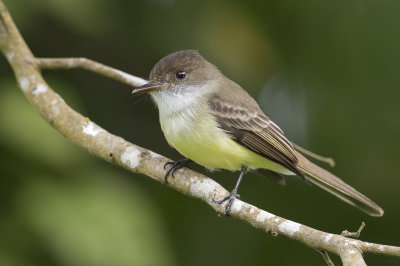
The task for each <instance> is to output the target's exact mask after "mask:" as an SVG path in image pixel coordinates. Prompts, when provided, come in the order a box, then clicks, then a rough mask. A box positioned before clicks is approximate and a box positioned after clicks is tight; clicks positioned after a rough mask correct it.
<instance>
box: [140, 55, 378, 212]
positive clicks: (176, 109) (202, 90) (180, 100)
mask: <svg viewBox="0 0 400 266" xmlns="http://www.w3.org/2000/svg"><path fill="white" fill-rule="evenodd" d="M134 92H150V93H152V97H153V99H154V100H155V101H156V103H157V105H158V108H159V110H160V122H161V126H162V129H163V132H164V135H165V136H166V138H167V140H168V142H169V143H170V144H171V145H172V146H174V147H175V148H177V149H178V151H180V152H181V153H182V154H184V155H185V154H188V155H189V156H188V158H189V159H193V160H194V161H197V162H200V163H201V162H204V163H202V164H203V165H205V166H208V165H207V164H211V165H212V164H213V161H212V160H210V159H209V158H204V157H196V158H195V159H194V158H191V157H190V156H196V154H194V153H193V152H192V150H190V147H191V146H193V148H196V149H202V153H201V154H210V157H212V156H214V157H212V158H216V159H220V158H219V157H220V156H224V152H229V151H226V150H223V149H221V148H220V147H218V146H219V145H218V144H219V143H220V142H216V140H219V141H221V142H225V141H226V139H228V140H229V142H232V141H231V139H232V140H233V141H234V142H232V143H234V145H235V146H237V147H240V149H242V150H243V148H242V147H245V148H246V149H247V150H245V151H246V153H249V154H250V153H251V154H254V153H256V154H258V155H261V156H262V157H263V158H262V157H259V156H257V157H259V158H261V159H262V160H264V158H266V159H268V160H266V162H268V163H270V162H271V161H272V162H273V163H275V165H277V166H279V171H278V170H277V172H279V174H282V173H284V174H290V173H294V174H297V175H299V176H300V177H303V178H305V179H307V180H309V181H310V182H312V183H314V184H316V185H317V186H320V187H321V188H323V189H325V190H327V191H328V192H330V193H332V194H334V195H335V196H337V197H339V198H340V199H342V200H344V201H346V202H347V203H350V204H351V205H354V206H356V207H358V208H360V209H361V210H363V211H364V212H366V213H368V214H369V215H372V216H382V215H383V210H382V209H381V208H380V207H379V206H378V205H377V204H375V203H374V202H373V201H371V200H370V199H369V198H367V197H366V196H364V195H363V194H361V193H360V192H358V191H357V190H355V189H354V188H352V187H351V186H349V185H347V184H346V183H344V182H343V181H342V180H341V179H339V178H338V177H336V176H335V175H333V174H331V173H329V172H328V171H326V170H324V169H322V168H320V167H319V166H317V165H315V164H313V163H311V162H310V161H309V160H307V159H306V158H305V157H304V156H302V155H301V154H300V153H299V152H298V151H296V149H295V148H294V147H293V145H292V144H291V142H290V141H289V140H287V139H286V137H285V136H284V134H283V132H282V130H281V129H280V128H279V127H278V126H277V125H276V124H275V123H273V122H272V121H271V120H270V119H269V118H268V117H267V116H266V115H265V114H264V113H263V112H262V111H261V109H260V107H259V106H258V104H257V102H256V101H255V100H254V99H253V98H252V97H251V96H250V95H249V94H248V93H247V92H246V91H245V90H243V89H242V88H241V87H240V86H239V85H237V84H236V83H235V82H233V81H231V80H230V79H228V78H227V77H225V76H224V75H223V74H222V73H221V72H220V71H219V70H218V69H217V68H216V67H215V66H214V65H213V64H211V63H209V62H208V61H207V60H205V59H204V58H203V57H202V56H201V55H200V54H199V53H198V52H197V51H191V50H185V51H179V52H176V53H173V54H170V55H168V56H166V57H164V58H163V59H161V60H160V61H159V62H158V63H157V64H156V65H155V66H154V68H153V70H152V71H151V73H150V82H149V83H148V84H146V85H144V86H142V87H140V88H137V89H134ZM198 121H201V122H198ZM214 123H216V125H217V126H213V125H214ZM217 127H219V128H217ZM221 129H222V131H221ZM199 132H201V134H203V135H200V133H199ZM209 134H211V135H210V136H207V135H209ZM226 135H228V137H227V136H226ZM199 136H201V137H200V138H201V140H199ZM229 138H230V139H229ZM203 139H204V140H206V141H208V142H209V143H212V145H208V144H209V143H206V144H205V143H204V141H202V140H203ZM210 139H211V140H212V141H210ZM235 142H236V143H238V144H240V145H241V146H240V145H236V143H235ZM226 143H228V142H226ZM207 145H208V146H207ZM210 146H211V147H210ZM214 146H216V147H214ZM231 148H232V147H231ZM249 150H250V151H252V152H249ZM212 153H214V154H212ZM225 154H227V153H225ZM229 156H232V153H229ZM220 161H223V160H220ZM236 161H237V162H239V161H240V163H241V164H242V165H241V166H242V171H241V175H240V177H239V181H238V183H237V185H236V187H235V189H234V191H232V193H231V195H230V196H229V204H232V200H233V199H232V198H234V197H237V196H238V195H237V194H236V192H237V187H238V185H239V183H240V180H241V178H242V176H243V174H244V172H245V171H246V168H247V165H245V164H246V161H245V160H243V163H242V161H241V158H240V160H236ZM224 163H225V162H224ZM247 163H249V161H247ZM282 166H283V167H282ZM263 167H264V166H263V165H262V166H261V167H258V166H257V168H263ZM226 168H228V167H226ZM264 168H265V169H268V167H264ZM235 169H237V167H235ZM269 169H270V170H271V169H278V168H272V167H271V168H269ZM281 169H283V170H284V171H281ZM286 169H288V170H289V171H287V170H286ZM174 170H175V169H174ZM285 171H286V172H285ZM166 178H167V176H166ZM273 178H274V179H275V180H278V181H280V182H283V179H282V178H280V176H279V175H277V176H273ZM224 200H226V199H223V200H222V201H219V202H223V201H224ZM229 204H228V207H227V211H229V208H230V205H229Z"/></svg>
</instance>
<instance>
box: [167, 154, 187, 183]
mask: <svg viewBox="0 0 400 266" xmlns="http://www.w3.org/2000/svg"><path fill="white" fill-rule="evenodd" d="M189 162H191V160H190V159H187V158H184V159H181V160H178V161H176V162H166V163H165V164H164V169H166V166H167V165H172V166H171V168H169V169H168V170H167V172H166V173H165V176H164V181H165V183H166V184H168V177H169V175H170V174H171V176H172V177H173V178H175V176H174V173H175V171H177V170H179V169H181V168H182V167H185V166H186V165H187V164H188V163H189Z"/></svg>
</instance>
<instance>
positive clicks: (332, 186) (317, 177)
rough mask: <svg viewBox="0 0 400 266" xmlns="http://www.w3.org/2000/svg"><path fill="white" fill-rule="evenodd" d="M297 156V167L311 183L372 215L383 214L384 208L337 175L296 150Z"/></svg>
mask: <svg viewBox="0 0 400 266" xmlns="http://www.w3.org/2000/svg"><path fill="white" fill-rule="evenodd" d="M296 156H297V158H298V163H297V168H298V169H299V170H300V171H301V172H302V173H304V175H305V177H306V179H307V180H309V181H310V182H311V183H314V184H315V185H317V186H319V187H321V188H323V189H325V190H326V191H328V192H330V193H332V194H333V195H335V196H336V197H338V198H340V199H342V200H343V201H345V202H347V203H349V204H351V205H353V206H355V207H357V208H359V209H361V210H362V211H364V212H365V213H367V214H369V215H371V216H382V215H383V209H382V208H381V207H379V206H378V205H377V204H376V203H375V202H373V201H372V200H370V199H369V198H367V197H366V196H364V195H363V194H361V193H360V192H358V191H357V190H355V189H354V188H352V187H351V186H349V185H347V184H346V183H345V182H343V181H342V180H341V179H339V178H338V177H336V176H335V175H333V174H331V173H329V172H328V171H326V170H325V169H322V168H321V167H319V166H317V165H315V164H313V163H312V162H310V161H309V160H307V159H306V158H305V157H304V156H302V155H301V154H300V153H298V152H296Z"/></svg>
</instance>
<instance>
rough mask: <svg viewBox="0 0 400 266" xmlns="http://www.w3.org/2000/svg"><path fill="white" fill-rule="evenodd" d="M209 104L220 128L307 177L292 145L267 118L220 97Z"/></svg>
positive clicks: (250, 147)
mask: <svg viewBox="0 0 400 266" xmlns="http://www.w3.org/2000/svg"><path fill="white" fill-rule="evenodd" d="M208 103H209V106H210V108H211V110H213V111H214V112H213V113H214V115H215V118H216V121H217V122H218V123H219V126H220V127H221V128H222V129H223V130H225V131H226V132H227V133H229V134H230V135H231V136H232V137H233V139H234V140H235V141H237V142H238V143H239V144H241V145H243V146H245V147H246V148H248V149H250V150H252V151H254V152H255V153H257V154H259V155H261V156H263V157H265V158H267V159H269V160H271V161H273V162H276V163H278V164H280V165H282V166H284V167H286V168H287V169H289V170H291V171H292V172H294V173H296V174H298V175H299V176H301V177H304V176H303V174H302V173H301V172H300V171H299V170H298V169H297V167H296V163H297V157H296V155H295V152H294V148H293V146H292V144H291V143H290V142H289V141H288V140H287V139H286V138H285V136H284V135H283V132H282V130H281V129H280V128H279V127H278V126H277V125H275V123H274V122H272V121H271V120H270V119H269V118H268V117H267V116H266V115H264V114H263V113H262V112H257V111H249V110H247V109H245V108H242V107H238V106H232V105H231V104H229V103H227V102H224V101H223V100H221V99H220V98H219V97H212V98H211V99H210V100H209V101H208Z"/></svg>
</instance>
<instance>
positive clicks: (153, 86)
mask: <svg viewBox="0 0 400 266" xmlns="http://www.w3.org/2000/svg"><path fill="white" fill-rule="evenodd" d="M168 85H169V84H168V83H160V82H157V81H150V82H149V83H146V84H144V85H143V86H140V87H137V88H134V89H133V90H132V94H135V93H139V92H152V91H157V90H160V89H162V88H165V87H167V86H168Z"/></svg>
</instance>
